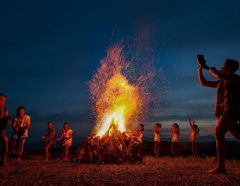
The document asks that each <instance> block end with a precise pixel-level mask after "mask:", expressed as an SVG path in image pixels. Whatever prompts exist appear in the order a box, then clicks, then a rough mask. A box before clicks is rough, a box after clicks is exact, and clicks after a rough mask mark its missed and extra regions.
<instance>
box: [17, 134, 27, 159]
mask: <svg viewBox="0 0 240 186" xmlns="http://www.w3.org/2000/svg"><path fill="white" fill-rule="evenodd" d="M19 140H20V142H19V149H18V159H17V160H18V161H20V159H21V156H22V153H23V149H24V143H25V141H26V139H24V138H20V139H19Z"/></svg>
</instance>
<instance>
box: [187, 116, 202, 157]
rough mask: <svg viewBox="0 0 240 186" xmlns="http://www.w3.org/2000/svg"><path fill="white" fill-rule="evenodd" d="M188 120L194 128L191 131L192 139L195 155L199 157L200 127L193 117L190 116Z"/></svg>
mask: <svg viewBox="0 0 240 186" xmlns="http://www.w3.org/2000/svg"><path fill="white" fill-rule="evenodd" d="M188 121H189V125H190V127H191V129H192V130H191V132H190V141H191V142H192V152H193V156H194V157H198V152H197V143H196V136H197V135H199V128H198V126H197V125H196V124H195V121H192V120H191V118H188Z"/></svg>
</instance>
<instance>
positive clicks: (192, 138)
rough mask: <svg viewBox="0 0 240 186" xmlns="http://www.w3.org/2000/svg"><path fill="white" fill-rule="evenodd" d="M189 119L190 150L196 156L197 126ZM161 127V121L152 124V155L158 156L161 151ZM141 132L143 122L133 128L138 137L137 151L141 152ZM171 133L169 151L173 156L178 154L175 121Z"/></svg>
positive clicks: (178, 131) (177, 128) (177, 126)
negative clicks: (138, 146)
mask: <svg viewBox="0 0 240 186" xmlns="http://www.w3.org/2000/svg"><path fill="white" fill-rule="evenodd" d="M188 120H189V125H190V127H191V132H190V141H191V143H192V152H193V155H194V157H198V152H197V145H196V136H197V135H199V130H200V129H199V128H198V126H197V125H196V124H195V121H192V120H191V118H188ZM161 128H162V124H161V123H155V125H153V126H152V129H153V131H154V137H153V141H154V145H153V154H154V157H159V155H160V151H161V135H160V133H161ZM143 133H144V124H140V125H139V127H138V128H136V129H135V135H136V136H137V137H138V140H139V142H140V144H141V146H140V148H139V153H141V152H142V143H143V140H142V138H143ZM170 133H171V141H172V145H171V151H172V154H173V156H174V157H176V156H178V155H179V135H180V129H179V125H178V124H177V123H173V124H172V127H171V129H170Z"/></svg>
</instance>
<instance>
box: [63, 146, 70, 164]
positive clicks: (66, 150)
mask: <svg viewBox="0 0 240 186" xmlns="http://www.w3.org/2000/svg"><path fill="white" fill-rule="evenodd" d="M69 147H70V145H66V146H65V157H64V159H63V160H64V161H67V160H68V151H69Z"/></svg>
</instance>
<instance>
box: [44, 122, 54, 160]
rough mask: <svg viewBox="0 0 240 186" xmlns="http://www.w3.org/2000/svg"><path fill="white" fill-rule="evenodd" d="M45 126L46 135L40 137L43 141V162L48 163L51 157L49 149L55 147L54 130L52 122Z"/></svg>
mask: <svg viewBox="0 0 240 186" xmlns="http://www.w3.org/2000/svg"><path fill="white" fill-rule="evenodd" d="M47 126H48V128H47V130H46V135H45V136H42V139H43V140H44V150H45V161H48V160H49V158H50V157H51V155H50V153H49V149H50V148H53V147H55V144H56V130H55V128H53V122H51V121H49V122H48V124H47Z"/></svg>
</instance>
